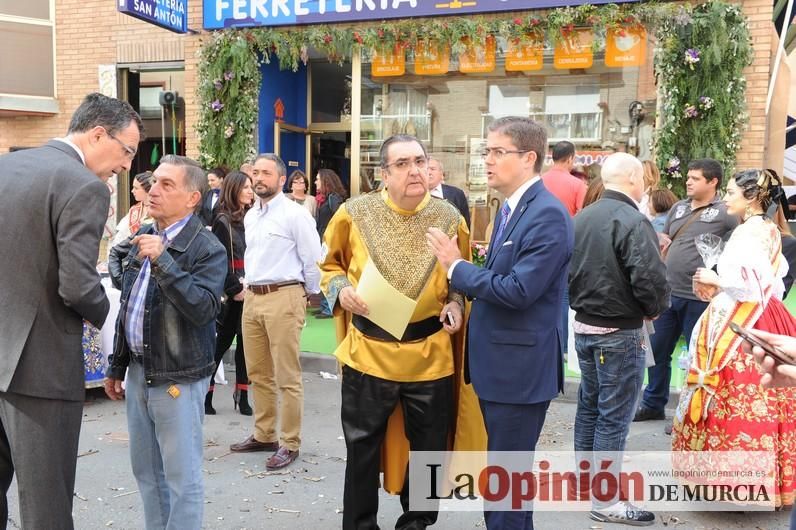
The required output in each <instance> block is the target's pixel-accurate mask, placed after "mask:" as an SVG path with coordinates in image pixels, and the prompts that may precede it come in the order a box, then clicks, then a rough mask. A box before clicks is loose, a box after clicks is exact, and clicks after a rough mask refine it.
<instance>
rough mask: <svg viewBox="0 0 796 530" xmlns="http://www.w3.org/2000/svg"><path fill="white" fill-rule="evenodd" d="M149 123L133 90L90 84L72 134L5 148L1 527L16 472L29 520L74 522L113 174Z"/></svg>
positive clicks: (30, 524) (41, 524) (1, 181)
mask: <svg viewBox="0 0 796 530" xmlns="http://www.w3.org/2000/svg"><path fill="white" fill-rule="evenodd" d="M142 134H143V125H142V123H141V119H140V117H139V116H138V114H136V112H135V111H134V110H133V108H132V107H131V106H130V105H129V104H128V103H126V102H123V101H119V100H117V99H113V98H109V97H106V96H103V95H101V94H90V95H88V96H87V97H86V99H85V100H84V101H83V102H82V103H81V105H80V106H79V107H78V109H77V110H76V111H75V113H74V115H73V116H72V121H71V122H70V124H69V130H68V132H67V135H66V137H65V138H59V139H55V140H51V141H50V142H48V143H47V144H46V145H44V146H42V147H38V148H35V149H28V150H24V151H18V152H15V153H11V154H7V155H4V156H0V211H2V212H4V215H3V229H2V230H0V271H2V274H0V293H2V298H3V304H2V305H0V489H1V490H2V498H0V527H2V528H5V526H6V524H7V521H8V501H7V498H6V493H7V491H8V488H9V487H10V485H11V481H12V478H13V476H14V473H15V472H16V474H17V483H18V488H19V511H20V514H21V519H22V521H21V523H22V524H21V526H22V527H23V528H47V529H61V528H66V529H69V528H72V527H73V523H72V495H73V491H74V484H75V467H76V462H77V447H78V438H79V436H80V425H81V417H82V414H83V400H84V397H85V391H84V377H85V376H84V371H83V355H82V346H81V340H82V332H83V320H87V321H88V322H90V323H92V324H93V325H95V326H97V327H101V326H102V324H103V323H104V321H105V317H106V316H107V314H108V306H109V304H108V299H107V298H106V297H105V291H104V290H103V288H102V285H101V284H100V279H99V276H98V275H97V271H96V268H95V267H96V262H97V255H98V253H99V242H100V237H101V236H102V230H103V226H104V224H105V220H106V219H107V216H108V205H109V203H110V192H109V191H108V187H107V185H106V184H105V181H106V180H107V179H108V178H109V177H110V176H111V175H112V174H113V173H118V172H120V171H123V170H129V169H130V163H131V161H132V159H133V157H134V156H135V153H136V149H137V146H138V142H139V141H140V139H141V136H142Z"/></svg>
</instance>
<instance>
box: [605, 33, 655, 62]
mask: <svg viewBox="0 0 796 530" xmlns="http://www.w3.org/2000/svg"><path fill="white" fill-rule="evenodd" d="M646 61H647V30H645V29H644V28H642V27H634V28H611V29H609V30H608V32H607V35H606V38H605V66H610V67H611V68H622V67H625V66H641V65H643V64H644V63H645V62H646Z"/></svg>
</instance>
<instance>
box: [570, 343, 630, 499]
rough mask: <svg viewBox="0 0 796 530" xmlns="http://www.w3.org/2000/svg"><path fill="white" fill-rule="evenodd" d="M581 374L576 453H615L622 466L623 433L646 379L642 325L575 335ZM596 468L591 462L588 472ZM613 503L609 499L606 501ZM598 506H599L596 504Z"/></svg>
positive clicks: (585, 455) (614, 468) (616, 468)
mask: <svg viewBox="0 0 796 530" xmlns="http://www.w3.org/2000/svg"><path fill="white" fill-rule="evenodd" d="M575 350H577V352H578V362H579V364H580V371H581V379H580V387H579V388H578V408H577V411H576V413H575V452H576V453H580V454H581V455H579V456H580V457H581V458H584V459H589V458H590V453H591V452H596V451H600V452H606V453H607V452H610V453H615V454H617V457H616V458H614V459H612V460H614V462H616V466H612V467H611V468H610V471H611V472H612V473H617V475H616V476H619V475H618V473H619V471H621V465H622V458H621V456H619V455H618V453H621V452H622V451H624V449H625V441H626V440H627V433H628V431H629V430H630V423H631V422H632V421H633V416H634V414H635V411H636V403H637V402H638V398H639V394H640V393H641V385H642V382H643V381H644V365H645V362H644V360H645V358H644V349H643V348H642V340H641V329H622V330H619V331H616V332H614V333H609V334H607V335H581V334H578V333H576V334H575ZM595 472H597V470H595V469H594V466H592V473H595ZM607 504H612V503H610V502H609V503H607ZM596 507H597V506H596Z"/></svg>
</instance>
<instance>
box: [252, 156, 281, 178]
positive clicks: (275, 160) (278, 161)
mask: <svg viewBox="0 0 796 530" xmlns="http://www.w3.org/2000/svg"><path fill="white" fill-rule="evenodd" d="M258 160H270V161H271V162H273V163H274V164H276V172H277V174H278V175H279V176H280V177H286V176H287V166H285V162H284V161H283V160H282V159H281V158H280V157H279V155H275V154H274V153H261V154H259V155H257V158H255V159H254V163H255V164H256V163H257V161H258Z"/></svg>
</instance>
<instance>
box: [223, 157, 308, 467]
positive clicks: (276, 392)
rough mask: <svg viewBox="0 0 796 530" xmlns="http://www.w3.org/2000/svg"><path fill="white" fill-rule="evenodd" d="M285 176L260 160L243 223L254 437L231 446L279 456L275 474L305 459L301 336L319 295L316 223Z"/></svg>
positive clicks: (278, 163)
mask: <svg viewBox="0 0 796 530" xmlns="http://www.w3.org/2000/svg"><path fill="white" fill-rule="evenodd" d="M286 173H287V171H286V168H285V163H284V162H283V161H282V159H281V158H279V157H278V156H277V155H274V154H270V153H268V154H262V155H260V156H258V157H257V159H256V160H255V161H254V168H253V169H252V179H253V182H254V193H255V194H256V195H257V198H256V199H255V201H254V206H253V207H252V208H251V210H249V212H248V213H247V214H246V217H245V218H244V220H243V224H244V226H245V231H246V254H245V255H244V261H245V263H246V285H247V288H246V295H245V298H244V301H243V317H242V322H241V326H242V328H243V347H244V350H245V356H246V368H247V370H248V374H249V379H250V380H251V383H252V390H253V392H254V434H253V435H251V436H249V437H248V438H247V439H246V440H244V441H242V442H240V443H237V444H232V445H231V446H230V450H231V451H233V452H239V453H246V452H254V451H269V452H273V453H274V454H273V455H272V456H271V457H270V458H269V459H268V460H267V461H266V463H265V467H266V469H268V470H269V471H273V470H276V469H281V468H283V467H286V466H287V465H289V464H290V463H291V462H293V461H294V460H295V459H296V458H297V457H298V454H299V446H300V445H301V415H302V409H303V406H304V386H303V384H302V380H301V364H300V363H299V336H300V334H301V329H302V328H303V327H304V314H305V311H306V308H307V295H308V294H313V293H317V292H320V271H319V270H318V266H317V263H318V261H319V260H320V258H321V245H320V242H319V241H318V233H317V232H316V231H315V221H314V220H313V218H312V216H311V215H310V213H309V212H308V211H307V209H306V208H304V207H303V206H301V205H299V204H297V203H295V202H293V201H291V200H290V199H288V198H287V197H285V196H284V194H283V193H282V187H283V186H284V185H285V180H286ZM277 397H278V399H279V412H278V414H277ZM277 416H279V418H280V430H281V432H280V434H279V436H278V437H277V432H276V423H277Z"/></svg>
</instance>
